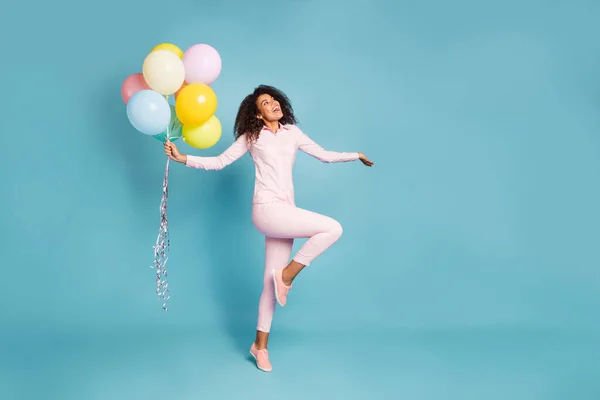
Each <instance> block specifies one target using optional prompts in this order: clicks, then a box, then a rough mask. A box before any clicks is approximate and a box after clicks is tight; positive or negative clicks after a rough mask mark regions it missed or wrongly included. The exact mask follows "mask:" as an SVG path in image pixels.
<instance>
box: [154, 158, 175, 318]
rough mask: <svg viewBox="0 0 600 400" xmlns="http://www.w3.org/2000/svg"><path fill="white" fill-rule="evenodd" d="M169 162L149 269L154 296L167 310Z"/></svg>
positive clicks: (169, 244) (168, 295)
mask: <svg viewBox="0 0 600 400" xmlns="http://www.w3.org/2000/svg"><path fill="white" fill-rule="evenodd" d="M169 161H170V159H169V158H167V165H166V168H165V177H164V179H163V190H162V198H161V201H160V228H159V231H158V237H157V238H156V245H155V246H154V264H153V265H152V266H151V268H154V269H155V270H156V294H157V296H158V299H159V300H162V301H163V305H162V308H163V310H164V311H168V309H167V301H169V299H170V298H171V292H170V291H169V284H168V282H167V260H168V259H169V255H168V254H169V249H170V247H171V242H170V237H169V221H168V218H167V200H168V199H169Z"/></svg>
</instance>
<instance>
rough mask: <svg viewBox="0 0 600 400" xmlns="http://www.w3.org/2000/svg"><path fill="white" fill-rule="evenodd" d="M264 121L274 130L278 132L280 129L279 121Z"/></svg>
mask: <svg viewBox="0 0 600 400" xmlns="http://www.w3.org/2000/svg"><path fill="white" fill-rule="evenodd" d="M264 123H265V126H266V127H267V128H269V129H270V130H272V131H273V132H277V131H278V130H279V121H264Z"/></svg>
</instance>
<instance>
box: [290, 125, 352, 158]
mask: <svg viewBox="0 0 600 400" xmlns="http://www.w3.org/2000/svg"><path fill="white" fill-rule="evenodd" d="M298 134H299V139H298V148H299V149H300V150H302V151H303V152H305V153H306V154H308V155H310V156H313V157H314V158H316V159H317V160H319V161H321V162H324V163H338V162H349V161H356V160H358V159H359V154H358V153H356V152H355V153H340V152H336V151H328V150H325V149H323V148H322V147H321V146H319V145H318V144H317V143H315V142H314V141H313V140H312V139H311V138H310V137H308V135H307V134H305V133H304V132H302V131H300V129H298Z"/></svg>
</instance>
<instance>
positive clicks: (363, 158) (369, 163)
mask: <svg viewBox="0 0 600 400" xmlns="http://www.w3.org/2000/svg"><path fill="white" fill-rule="evenodd" d="M358 159H359V160H360V162H362V163H363V164H365V165H366V166H367V167H372V166H373V161H371V160H369V159H368V158H367V156H365V155H364V154H363V153H358Z"/></svg>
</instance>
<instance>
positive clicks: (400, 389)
mask: <svg viewBox="0 0 600 400" xmlns="http://www.w3.org/2000/svg"><path fill="white" fill-rule="evenodd" d="M5 8H6V11H4V12H3V13H2V15H1V16H0V22H1V23H0V33H1V34H2V37H3V38H4V39H3V46H2V52H3V56H2V62H1V64H0V76H1V82H2V89H3V94H4V95H3V96H2V99H1V100H0V105H1V107H0V110H1V112H2V119H3V123H4V129H3V130H2V139H3V143H4V146H3V154H2V156H1V157H0V182H1V184H2V188H3V189H2V198H1V200H0V201H1V204H0V205H1V206H2V207H1V209H0V213H1V215H0V220H1V221H2V237H1V239H2V241H1V244H0V248H1V249H2V256H3V257H2V273H3V276H2V283H3V285H2V286H3V288H2V294H3V297H4V298H3V307H2V308H1V309H0V320H1V321H2V329H1V333H2V341H1V342H0V369H1V370H2V373H1V374H0V376H1V377H0V391H1V393H3V394H2V398H6V399H64V400H66V399H86V400H91V399H105V398H112V399H127V400H128V399H142V398H143V399H154V398H157V399H158V398H167V397H168V398H173V399H197V398H207V399H233V398H260V399H267V398H282V397H286V398H294V399H296V398H297V399H306V398H317V399H318V398H327V399H331V398H340V399H346V398H361V399H374V398H377V399H384V398H385V399H392V398H394V399H396V398H405V399H436V400H439V399H486V400H493V399H528V400H534V399H552V400H554V399H557V400H558V399H566V398H568V397H573V398H577V399H578V400H581V399H597V398H598V396H600V385H599V384H598V382H599V380H598V378H600V369H599V368H598V366H597V359H598V356H599V355H600V348H599V345H598V343H599V342H598V336H597V335H598V333H599V328H600V323H599V322H598V311H597V310H598V308H599V307H600V269H599V268H598V267H599V265H600V263H599V261H600V257H599V256H598V247H599V246H598V240H599V238H600V234H599V232H598V226H599V225H600V207H599V205H600V189H599V182H600V139H598V131H599V128H600V44H599V43H600V42H599V41H598V37H599V35H600V25H599V24H598V18H599V17H600V3H598V2H594V1H591V0H590V1H584V0H576V1H575V0H574V1H570V2H566V1H564V2H547V1H541V0H540V1H536V0H529V1H526V2H517V1H504V2H489V1H467V0H457V1H452V2H446V1H440V0H428V1H421V2H408V1H393V0H351V1H348V0H319V1H317V0H280V1H277V2H258V1H252V2H242V1H233V0H219V1H212V2H207V1H201V2H199V1H191V0H186V1H182V0H178V1H173V2H165V1H156V0H145V1H140V0H132V1H128V2H118V1H116V0H107V1H103V2H96V3H86V2H75V1H72V0H57V1H52V2H46V3H43V2H39V3H38V4H35V5H34V4H25V3H16V2H12V3H10V4H8V5H7V6H5ZM162 42H171V43H175V44H177V45H178V46H179V47H181V48H182V49H184V50H185V49H186V48H187V47H189V46H191V45H193V44H196V43H208V44H211V45H212V46H214V47H215V48H216V49H217V50H218V51H219V53H220V54H221V57H222V59H223V71H222V73H221V75H220V77H219V79H218V80H217V82H215V83H214V85H213V88H214V90H215V92H216V94H217V96H218V99H219V107H218V110H217V116H218V117H219V119H220V120H221V121H222V123H223V128H224V134H223V138H222V140H221V141H220V142H219V143H218V144H217V145H216V146H215V147H214V148H212V149H209V150H206V151H198V150H194V149H191V148H189V147H187V146H186V145H184V144H182V143H180V147H181V149H182V150H184V151H185V152H188V153H191V154H196V155H217V154H218V153H220V152H221V151H223V150H224V149H225V148H226V147H227V146H229V145H230V144H231V142H232V140H233V138H232V133H231V132H232V125H233V120H234V117H235V113H236V111H237V107H238V105H239V102H240V101H241V99H242V98H243V97H244V96H245V95H246V94H248V93H249V92H250V91H251V90H252V89H253V88H254V87H255V86H256V85H258V84H261V83H265V84H271V85H275V86H277V87H279V88H281V89H282V90H284V91H285V92H286V93H287V94H288V95H289V96H290V97H291V99H292V101H293V103H294V106H295V109H296V111H297V115H298V116H299V118H300V120H301V127H302V129H303V130H304V131H305V132H306V133H308V134H309V135H310V136H311V137H312V138H313V139H314V140H315V141H317V142H318V143H319V144H321V145H322V146H324V147H325V148H328V149H331V150H338V151H362V152H364V153H365V154H367V156H369V157H370V158H371V159H372V160H373V161H374V162H375V167H374V168H372V169H368V168H364V167H362V165H360V164H359V163H355V164H350V165H348V164H339V165H338V164H336V165H323V164H321V163H319V162H318V161H316V160H314V159H311V158H310V157H308V156H306V155H304V154H299V156H298V160H297V164H296V169H295V182H296V193H297V198H296V199H297V203H298V205H300V206H302V207H304V208H308V209H311V210H314V211H317V212H320V213H324V214H327V215H330V216H332V217H334V218H336V219H338V220H339V221H340V222H341V223H342V225H343V226H344V229H345V232H344V236H343V237H342V239H341V240H340V241H339V242H338V243H337V244H336V245H335V246H334V247H332V248H331V249H330V250H329V251H328V252H327V253H325V254H324V255H323V256H322V257H321V258H319V260H318V261H317V262H315V263H314V264H313V265H311V267H310V268H308V269H307V270H305V271H304V272H303V273H302V275H301V277H300V278H299V280H298V281H297V284H296V285H295V288H294V292H293V294H292V295H291V297H290V304H289V306H288V307H286V309H285V310H281V309H278V310H277V312H276V315H275V322H274V326H273V335H272V341H271V346H270V350H271V359H272V361H273V364H274V368H275V369H274V371H273V372H272V373H271V374H270V375H265V374H262V373H260V372H259V371H257V370H256V369H255V368H254V367H253V366H252V364H251V363H250V362H249V361H248V360H247V359H246V357H247V350H248V347H249V346H250V344H251V342H252V340H253V336H254V329H255V324H256V311H257V302H258V297H259V294H260V290H261V287H260V285H261V282H262V273H263V264H262V263H263V257H264V255H263V252H264V244H263V239H262V237H261V236H260V234H259V233H258V232H257V231H256V230H255V228H254V227H253V225H252V222H251V219H250V203H251V197H252V190H253V183H254V181H253V179H254V178H253V174H254V170H253V165H252V161H251V159H250V157H248V156H246V157H244V158H243V159H241V160H240V161H238V162H237V163H235V164H234V165H232V166H230V167H228V168H227V169H225V170H224V171H221V172H220V173H214V172H204V171H197V170H191V169H186V168H184V167H183V166H181V165H175V166H174V167H173V168H172V171H171V177H170V190H171V193H170V199H169V219H170V231H171V236H172V249H171V254H170V259H169V263H168V270H169V283H170V287H171V289H172V292H173V298H172V299H171V301H170V302H169V306H170V310H169V312H168V313H165V312H163V311H162V310H161V308H160V303H159V302H158V301H157V300H156V298H155V296H154V285H155V282H154V275H153V270H151V269H150V268H149V266H150V265H151V263H152V256H153V254H152V245H153V244H154V241H155V239H156V234H157V230H158V222H159V220H158V216H159V213H158V206H159V201H160V187H161V181H162V177H163V173H164V163H165V158H164V154H163V153H162V147H161V144H160V143H159V142H158V141H155V140H153V139H151V138H149V137H146V136H143V135H142V134H140V133H138V132H136V131H135V130H134V129H133V128H132V127H131V125H130V124H129V122H128V120H127V117H126V112H125V105H124V104H123V102H122V99H121V97H120V88H121V84H122V82H123V80H124V79H125V78H126V77H127V76H128V75H129V74H131V73H134V72H140V71H141V65H142V62H143V59H144V57H145V56H146V55H147V53H148V52H149V51H150V49H151V48H152V47H153V46H155V45H156V44H158V43H162ZM178 143H179V142H178ZM300 244H301V242H298V243H297V244H296V246H295V247H296V248H298V246H299V245H300Z"/></svg>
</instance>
